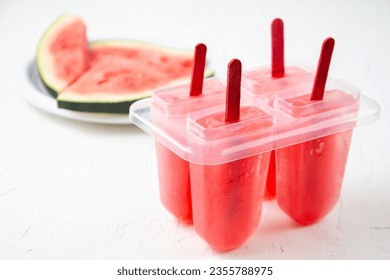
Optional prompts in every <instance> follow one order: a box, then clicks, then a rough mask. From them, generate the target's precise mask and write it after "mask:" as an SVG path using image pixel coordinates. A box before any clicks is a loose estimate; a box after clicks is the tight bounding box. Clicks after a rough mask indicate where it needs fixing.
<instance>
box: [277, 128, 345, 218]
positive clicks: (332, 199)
mask: <svg viewBox="0 0 390 280" xmlns="http://www.w3.org/2000/svg"><path fill="white" fill-rule="evenodd" d="M351 136H352V130H348V131H344V132H339V133H336V134H332V135H328V136H325V137H321V138H317V139H314V140H310V141H307V142H304V143H300V144H297V145H292V146H290V147H286V148H282V149H279V150H277V151H276V161H277V165H276V174H277V179H276V180H277V181H276V184H277V186H278V187H277V189H276V193H277V195H276V197H277V201H278V204H279V206H280V208H281V209H282V210H283V211H284V212H285V213H286V214H288V215H289V216H290V217H291V218H293V219H294V220H295V221H297V222H298V223H301V224H312V223H316V222H318V221H319V220H321V219H322V218H323V217H325V216H326V215H327V214H328V213H329V212H330V211H331V210H332V209H333V208H334V206H335V205H336V203H337V201H338V199H339V197H340V190H341V186H342V183H343V178H344V171H345V165H346V163H347V158H348V151H349V145H350V142H351Z"/></svg>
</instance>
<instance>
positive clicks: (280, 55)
mask: <svg viewBox="0 0 390 280" xmlns="http://www.w3.org/2000/svg"><path fill="white" fill-rule="evenodd" d="M271 42H272V77H274V78H279V77H283V76H284V27H283V20H281V19H280V18H276V19H274V20H273V21H272V24H271Z"/></svg>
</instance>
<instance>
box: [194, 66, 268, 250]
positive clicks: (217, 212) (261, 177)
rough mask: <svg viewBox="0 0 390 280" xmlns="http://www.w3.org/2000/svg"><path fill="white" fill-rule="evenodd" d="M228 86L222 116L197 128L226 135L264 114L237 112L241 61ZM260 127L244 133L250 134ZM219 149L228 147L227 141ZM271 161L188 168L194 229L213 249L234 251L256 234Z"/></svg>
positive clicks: (256, 159) (251, 158) (210, 118)
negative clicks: (242, 123)
mask: <svg viewBox="0 0 390 280" xmlns="http://www.w3.org/2000/svg"><path fill="white" fill-rule="evenodd" d="M227 80H228V83H227V92H226V111H225V113H224V112H219V113H213V114H211V115H208V116H205V117H203V118H201V119H199V120H198V121H197V123H198V124H199V125H200V126H202V127H204V128H205V129H215V128H220V127H225V131H227V130H228V129H229V126H230V125H234V124H235V123H237V122H241V121H246V120H247V119H250V118H253V117H256V116H259V115H261V114H264V112H262V111H261V110H260V109H258V108H257V107H242V108H240V80H241V62H240V61H239V60H237V59H234V60H232V61H231V62H230V63H229V70H228V79H227ZM223 114H224V115H225V117H223ZM256 126H257V127H256ZM258 126H259V125H258V124H255V125H254V126H253V127H245V129H246V130H247V131H250V130H251V129H258V128H259V127H258ZM226 134H228V135H225V136H226V137H232V136H233V135H231V134H230V133H226ZM224 139H225V138H224ZM226 139H228V138H226ZM223 143H224V144H225V145H229V141H224V142H223ZM269 156H270V153H269V152H267V153H263V154H260V155H254V156H249V157H246V158H242V159H238V160H235V161H232V162H228V163H224V164H217V165H201V164H195V163H190V171H191V191H192V200H193V218H194V227H195V230H196V231H197V233H198V234H199V235H200V236H201V238H202V239H204V240H205V241H206V242H207V243H208V244H209V245H210V246H211V247H212V248H213V249H215V250H218V251H228V250H232V249H234V248H237V247H239V246H240V245H242V244H243V243H244V242H245V241H246V240H247V239H248V238H249V237H250V236H251V235H252V233H253V232H254V231H255V229H256V228H257V226H258V224H259V221H260V214H261V207H262V202H263V194H264V187H265V179H266V174H267V171H268V163H269Z"/></svg>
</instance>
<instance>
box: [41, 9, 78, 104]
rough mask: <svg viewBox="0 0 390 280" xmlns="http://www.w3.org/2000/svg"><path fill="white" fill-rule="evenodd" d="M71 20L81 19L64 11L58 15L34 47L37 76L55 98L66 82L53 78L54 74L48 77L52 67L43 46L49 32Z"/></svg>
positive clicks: (53, 32) (52, 71)
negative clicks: (35, 47)
mask: <svg viewBox="0 0 390 280" xmlns="http://www.w3.org/2000/svg"><path fill="white" fill-rule="evenodd" d="M72 20H81V18H80V17H77V16H74V15H71V14H68V13H64V14H62V15H61V16H59V17H58V18H57V19H56V20H55V21H54V22H53V23H51V24H50V25H49V27H48V28H47V29H46V30H45V32H44V33H43V34H42V36H41V38H40V39H39V42H38V46H37V49H36V56H35V57H36V59H35V63H36V67H37V70H38V75H39V78H40V79H41V81H42V83H43V85H44V87H45V88H46V89H47V91H48V93H50V95H52V96H53V97H55V98H57V96H58V95H59V94H60V92H61V90H62V89H61V88H64V87H65V86H67V84H66V83H63V81H61V80H60V79H55V78H54V76H52V77H51V79H50V78H49V77H48V73H54V69H50V67H51V66H50V62H48V61H47V59H48V55H47V53H48V52H47V50H45V49H44V47H45V45H47V42H48V40H49V39H50V38H49V36H50V35H51V34H55V33H56V32H55V31H56V30H58V29H60V28H61V27H62V26H64V23H67V22H70V21H72ZM61 83H62V86H61Z"/></svg>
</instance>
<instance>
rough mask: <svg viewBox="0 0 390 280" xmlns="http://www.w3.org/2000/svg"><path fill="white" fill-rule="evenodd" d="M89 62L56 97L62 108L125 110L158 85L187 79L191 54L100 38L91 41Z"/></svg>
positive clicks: (122, 111)
mask: <svg viewBox="0 0 390 280" xmlns="http://www.w3.org/2000/svg"><path fill="white" fill-rule="evenodd" d="M90 63H91V67H90V69H89V70H88V71H87V72H85V73H84V74H83V75H82V76H81V77H80V78H79V79H78V80H77V81H76V82H74V83H73V84H71V85H70V86H69V87H68V88H67V89H66V90H65V91H64V92H62V93H61V94H60V96H59V97H58V104H59V106H60V107H61V108H66V109H71V110H77V111H93V112H111V113H127V112H128V109H129V106H130V104H131V103H132V102H134V101H135V100H138V99H140V98H145V97H148V96H150V95H151V93H152V92H153V91H154V90H156V89H157V88H160V87H163V86H168V85H173V84H177V83H182V82H188V81H189V79H190V77H191V72H192V64H193V55H192V51H183V50H176V49H175V50H173V49H170V48H164V47H161V46H158V45H153V44H149V43H144V42H139V41H100V42H96V43H94V44H92V45H91V49H90Z"/></svg>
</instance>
